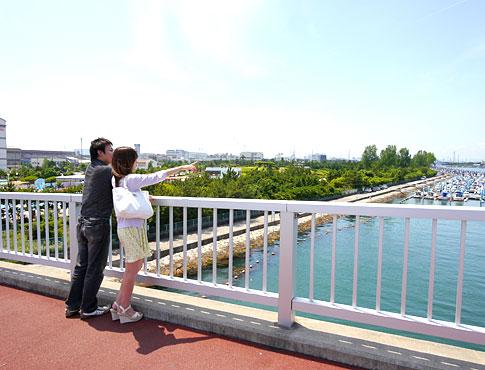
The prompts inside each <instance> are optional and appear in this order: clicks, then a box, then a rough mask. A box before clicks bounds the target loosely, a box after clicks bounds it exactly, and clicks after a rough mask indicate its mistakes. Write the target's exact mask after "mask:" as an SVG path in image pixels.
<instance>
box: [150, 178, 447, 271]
mask: <svg viewBox="0 0 485 370" xmlns="http://www.w3.org/2000/svg"><path fill="white" fill-rule="evenodd" d="M445 177H446V176H435V177H432V178H429V179H422V180H417V181H411V182H408V183H404V184H399V185H395V186H391V187H389V188H388V189H385V190H380V191H377V192H373V193H366V194H354V195H349V196H345V197H342V198H339V199H335V200H332V201H331V202H359V203H386V202H389V201H391V200H393V199H396V198H403V197H405V196H406V195H405V193H406V191H405V189H408V191H407V192H408V193H409V192H411V191H412V189H415V188H416V186H418V185H421V184H427V183H429V182H437V181H440V180H442V179H444V178H445ZM332 218H333V216H332V215H327V214H323V215H320V216H319V215H317V217H316V225H322V224H325V223H327V222H331V221H332ZM269 227H270V228H271V229H272V231H269V230H268V246H270V245H272V244H274V242H275V241H277V240H279V234H280V232H279V223H278V224H276V225H273V226H269ZM310 229H311V216H304V217H301V218H300V219H299V220H298V232H299V233H301V232H306V231H308V230H310ZM250 235H251V237H250V249H251V250H260V249H262V248H263V245H264V228H260V229H257V230H253V231H251V232H250ZM210 239H212V238H210ZM201 252H202V257H201V260H202V261H201V264H202V270H204V269H206V268H209V267H211V266H212V263H213V243H212V242H210V243H207V244H204V245H203V246H202V247H201ZM245 254H246V233H245V232H244V233H242V234H239V235H237V236H234V237H233V258H234V259H235V258H244V257H245ZM173 260H174V262H173V263H174V266H173V275H174V276H176V277H182V276H183V252H179V253H174V254H173ZM228 265H229V239H228V238H227V239H223V240H218V241H217V267H220V268H225V267H227V266H228ZM250 268H251V266H250ZM147 269H148V271H149V272H157V265H156V260H154V261H150V262H148V263H147ZM197 271H198V249H197V248H193V249H189V250H187V276H188V277H193V276H197ZM244 272H245V269H244V268H235V269H234V270H233V277H234V278H235V279H237V278H238V276H239V275H240V274H241V273H244ZM160 274H161V275H169V274H170V256H165V257H162V258H160Z"/></svg>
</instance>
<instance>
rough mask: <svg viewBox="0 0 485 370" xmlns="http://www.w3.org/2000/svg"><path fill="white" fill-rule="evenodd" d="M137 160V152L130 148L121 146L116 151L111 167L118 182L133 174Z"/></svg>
mask: <svg viewBox="0 0 485 370" xmlns="http://www.w3.org/2000/svg"><path fill="white" fill-rule="evenodd" d="M137 158H138V154H137V153H136V150H135V149H133V148H130V147H129V146H120V147H119V148H116V149H115V151H114V152H113V160H112V162H111V167H112V168H113V175H114V176H115V177H116V179H117V180H118V179H120V178H122V177H123V176H126V175H129V174H130V173H132V172H133V169H134V166H135V163H136V160H137Z"/></svg>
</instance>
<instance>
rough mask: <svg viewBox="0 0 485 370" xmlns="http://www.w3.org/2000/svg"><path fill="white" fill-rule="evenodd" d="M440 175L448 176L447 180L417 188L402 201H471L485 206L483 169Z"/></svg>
mask: <svg viewBox="0 0 485 370" xmlns="http://www.w3.org/2000/svg"><path fill="white" fill-rule="evenodd" d="M439 174H441V175H442V174H446V175H447V179H446V180H442V181H438V182H435V183H434V184H433V185H429V184H426V185H422V186H417V190H416V191H415V192H414V193H412V194H411V195H409V196H408V197H406V198H405V199H403V200H402V202H401V203H405V202H406V201H407V200H408V199H411V198H415V199H421V200H423V201H424V200H438V201H441V202H444V203H463V202H468V201H469V200H477V201H479V205H480V206H481V207H482V206H484V205H485V173H484V170H483V169H478V168H477V169H471V168H467V169H458V168H453V169H449V168H448V169H442V170H440V172H439Z"/></svg>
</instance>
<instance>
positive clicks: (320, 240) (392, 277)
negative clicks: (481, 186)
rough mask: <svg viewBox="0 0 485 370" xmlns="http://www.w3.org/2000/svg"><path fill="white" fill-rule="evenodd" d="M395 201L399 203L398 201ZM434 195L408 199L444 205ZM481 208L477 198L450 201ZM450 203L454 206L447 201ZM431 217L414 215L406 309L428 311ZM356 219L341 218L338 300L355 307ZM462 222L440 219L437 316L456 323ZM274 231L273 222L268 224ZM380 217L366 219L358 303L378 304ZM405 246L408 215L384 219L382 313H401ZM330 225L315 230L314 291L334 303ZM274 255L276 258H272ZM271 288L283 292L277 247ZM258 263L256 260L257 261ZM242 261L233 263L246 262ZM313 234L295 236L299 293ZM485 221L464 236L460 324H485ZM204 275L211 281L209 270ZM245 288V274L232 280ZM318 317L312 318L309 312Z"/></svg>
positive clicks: (272, 249) (258, 284)
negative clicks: (402, 217) (353, 297)
mask: <svg viewBox="0 0 485 370" xmlns="http://www.w3.org/2000/svg"><path fill="white" fill-rule="evenodd" d="M398 202H399V200H396V201H395V203H398ZM439 203H441V202H434V201H432V200H415V199H411V200H409V201H407V204H439ZM462 205H463V206H466V207H469V206H479V202H477V201H469V202H465V203H457V204H452V206H462ZM443 206H447V207H449V206H450V205H449V204H446V203H443ZM431 222H432V221H431V220H426V219H425V220H423V219H411V225H410V240H409V260H408V261H409V262H408V282H407V305H406V312H407V313H408V314H410V315H416V316H421V317H426V316H427V304H428V303H427V302H428V284H429V268H430V255H431ZM354 226H355V218H354V217H340V218H339V219H338V222H337V230H338V231H337V249H336V251H337V252H336V275H335V281H336V283H335V302H337V303H343V304H348V305H350V304H352V284H353V268H354V266H353V264H354V237H355V228H354ZM460 228H461V223H460V221H446V220H438V230H437V245H436V268H435V271H436V272H435V289H434V298H433V300H434V303H433V318H435V319H439V320H446V321H451V322H454V318H455V300H456V290H457V279H458V277H457V276H458V261H459V251H460V230H461V229H460ZM270 231H271V227H270ZM378 234H379V220H378V218H366V217H361V225H360V238H359V259H358V269H359V277H358V291H357V305H358V306H361V307H368V308H375V304H376V286H377V259H378V239H379V235H378ZM403 250H404V219H400V218H385V219H384V243H383V264H382V288H381V310H384V311H390V312H400V309H401V284H402V268H403V267H402V266H403ZM331 253H332V224H331V223H330V224H325V225H321V226H319V227H317V230H316V235H315V256H314V261H315V266H314V271H315V274H314V295H315V299H319V300H324V301H329V300H330V281H331V255H332V254H331ZM273 254H274V255H273ZM267 258H268V273H267V276H268V280H267V289H268V291H271V292H277V291H278V269H279V266H278V259H279V244H278V243H275V244H274V245H272V246H269V247H268V256H267ZM257 261H259V263H257ZM262 261H263V251H262V250H253V251H251V258H250V263H251V264H252V265H253V266H254V267H253V268H252V269H251V272H250V288H253V289H262V277H263V276H262V275H263V273H262V271H263V266H262ZM243 265H244V260H243V259H241V260H236V261H235V262H234V266H235V267H238V266H239V267H242V266H243ZM309 266H310V233H309V232H308V233H301V234H299V235H298V241H297V272H296V275H297V281H296V296H299V297H308V292H309V275H310V273H309V270H310V268H309ZM484 267H485V222H468V224H467V233H466V250H465V272H464V285H463V303H462V315H461V317H462V319H461V321H462V323H464V324H470V325H476V326H481V327H485V304H484V302H485V268H484ZM217 275H218V276H217V281H218V282H219V283H222V284H224V283H225V282H227V280H228V269H227V268H220V269H218V274H217ZM202 279H203V280H204V281H212V270H208V271H205V272H204V273H203V277H202ZM233 285H234V286H240V287H244V274H241V275H240V276H239V278H238V279H237V280H233ZM306 316H311V317H314V318H318V317H316V316H313V315H306Z"/></svg>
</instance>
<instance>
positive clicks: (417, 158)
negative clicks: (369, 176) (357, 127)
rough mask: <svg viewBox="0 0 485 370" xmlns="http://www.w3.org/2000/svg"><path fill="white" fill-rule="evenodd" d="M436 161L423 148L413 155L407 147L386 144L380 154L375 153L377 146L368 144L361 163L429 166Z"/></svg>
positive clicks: (369, 165) (382, 165)
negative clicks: (398, 147)
mask: <svg viewBox="0 0 485 370" xmlns="http://www.w3.org/2000/svg"><path fill="white" fill-rule="evenodd" d="M434 162H436V157H435V156H434V154H433V153H428V152H426V151H424V150H420V151H418V152H417V153H416V154H415V155H414V156H413V157H411V155H410V154H409V149H408V148H401V149H399V151H398V150H397V147H396V146H395V145H388V146H387V147H386V148H385V149H383V150H382V151H381V153H380V155H378V154H377V146H375V145H369V146H366V147H365V149H364V153H362V159H361V164H362V166H363V167H364V168H367V169H368V168H382V167H384V168H390V167H399V168H406V167H411V166H412V167H430V166H431V165H432V164H433V163H434Z"/></svg>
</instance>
